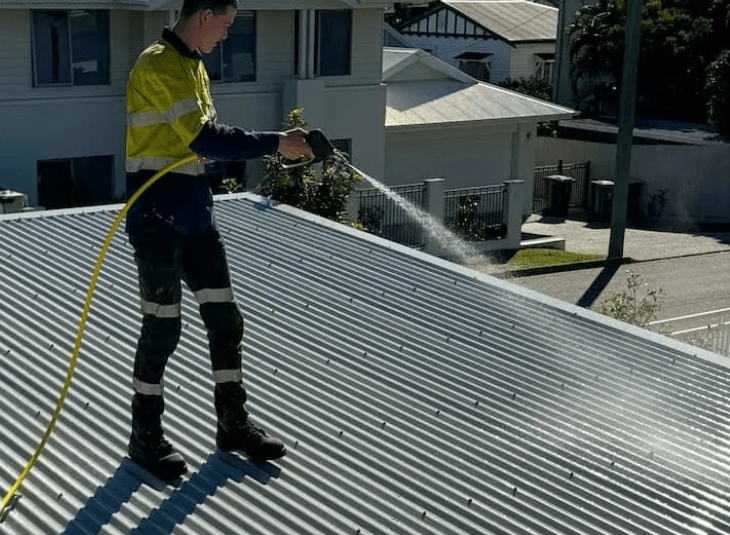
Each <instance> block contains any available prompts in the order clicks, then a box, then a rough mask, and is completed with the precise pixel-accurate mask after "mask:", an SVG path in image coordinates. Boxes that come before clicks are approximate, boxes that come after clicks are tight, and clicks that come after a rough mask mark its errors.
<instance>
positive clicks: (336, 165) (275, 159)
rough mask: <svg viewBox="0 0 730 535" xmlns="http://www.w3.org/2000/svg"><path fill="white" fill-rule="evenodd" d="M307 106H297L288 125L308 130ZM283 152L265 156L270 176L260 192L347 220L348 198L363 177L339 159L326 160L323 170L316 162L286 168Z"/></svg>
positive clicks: (307, 209) (290, 113)
mask: <svg viewBox="0 0 730 535" xmlns="http://www.w3.org/2000/svg"><path fill="white" fill-rule="evenodd" d="M303 113H304V109H303V108H296V109H294V110H291V111H290V112H289V113H288V114H287V118H286V121H285V127H286V128H287V129H291V128H303V129H305V130H306V129H307V127H308V126H309V124H308V123H307V121H305V120H304V117H303ZM282 164H283V162H282V157H281V155H280V154H274V155H271V156H264V165H265V167H266V177H265V179H264V182H263V184H261V185H260V186H259V187H258V189H257V192H258V193H259V194H261V195H265V196H267V197H271V198H272V199H273V200H275V201H277V202H281V203H284V204H288V205H291V206H294V207H297V208H301V209H302V210H306V211H308V212H311V213H313V214H317V215H320V216H322V217H326V218H328V219H332V220H334V221H343V220H344V219H345V216H344V212H345V206H346V204H347V199H348V197H349V196H350V193H351V192H352V189H353V188H354V186H355V184H356V183H357V182H360V181H362V177H361V176H360V175H359V174H357V173H355V172H354V171H353V170H352V169H351V168H349V167H346V166H343V165H342V164H341V162H338V161H336V160H335V159H329V160H327V161H324V162H323V163H322V168H321V169H320V170H319V172H318V171H317V170H316V169H315V166H314V165H311V164H310V165H304V166H301V167H297V168H295V169H284V168H283V165H282Z"/></svg>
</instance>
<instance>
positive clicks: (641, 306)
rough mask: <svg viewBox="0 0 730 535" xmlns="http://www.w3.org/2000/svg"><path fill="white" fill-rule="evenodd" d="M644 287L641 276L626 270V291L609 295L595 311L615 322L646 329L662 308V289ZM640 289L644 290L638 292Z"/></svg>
mask: <svg viewBox="0 0 730 535" xmlns="http://www.w3.org/2000/svg"><path fill="white" fill-rule="evenodd" d="M646 286H647V284H646V283H643V282H641V275H637V274H636V273H635V272H634V271H633V270H627V276H626V289H625V290H622V291H620V292H615V293H613V294H611V295H610V296H609V297H608V298H606V299H605V300H603V301H601V302H600V303H599V304H598V306H597V307H596V310H598V312H600V313H601V314H604V315H606V316H610V317H612V318H616V319H617V320H621V321H625V322H626V323H630V324H632V325H637V326H639V327H644V328H646V327H648V325H649V323H650V322H651V321H653V320H655V319H656V318H657V314H658V313H659V311H660V310H661V308H662V306H664V292H663V291H662V289H661V288H659V289H649V288H645V287H646ZM641 288H645V290H644V291H643V292H640V289H641Z"/></svg>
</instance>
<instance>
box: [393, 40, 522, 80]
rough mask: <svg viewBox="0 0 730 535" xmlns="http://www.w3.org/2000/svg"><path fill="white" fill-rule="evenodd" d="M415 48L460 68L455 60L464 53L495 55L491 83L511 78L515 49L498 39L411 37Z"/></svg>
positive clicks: (492, 59)
mask: <svg viewBox="0 0 730 535" xmlns="http://www.w3.org/2000/svg"><path fill="white" fill-rule="evenodd" d="M408 39H409V40H410V41H411V42H412V43H413V45H414V46H417V47H419V48H423V49H425V50H430V51H431V54H433V55H434V56H436V57H437V58H439V59H442V60H444V61H445V62H446V63H448V64H449V65H453V66H454V67H457V68H458V67H459V60H458V59H454V56H458V55H459V54H461V53H462V52H467V51H468V52H484V53H490V54H494V55H493V56H492V58H491V68H492V70H491V78H490V82H492V83H500V82H504V81H505V80H506V79H507V78H509V77H510V68H511V62H512V54H513V53H514V49H513V47H511V46H510V45H508V44H507V43H505V42H504V41H501V40H498V39H487V40H485V39H464V38H457V37H418V36H414V35H409V36H408Z"/></svg>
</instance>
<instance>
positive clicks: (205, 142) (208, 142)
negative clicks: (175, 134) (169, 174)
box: [188, 121, 279, 161]
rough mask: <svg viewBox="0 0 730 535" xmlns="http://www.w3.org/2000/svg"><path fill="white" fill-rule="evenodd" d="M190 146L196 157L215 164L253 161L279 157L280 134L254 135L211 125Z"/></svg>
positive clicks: (218, 124)
mask: <svg viewBox="0 0 730 535" xmlns="http://www.w3.org/2000/svg"><path fill="white" fill-rule="evenodd" d="M188 146H189V147H190V150H192V151H193V152H194V153H195V154H197V155H199V156H204V157H206V158H210V159H212V160H222V161H238V160H250V159H253V158H258V157H259V156H263V155H264V154H273V153H275V152H276V151H277V150H278V148H279V133H278V132H254V131H250V130H243V129H242V128H238V127H237V126H228V125H225V124H220V123H214V122H211V121H209V122H207V123H206V124H205V126H203V129H202V130H201V131H200V133H198V135H197V137H196V138H195V139H194V140H193V141H192V142H191V143H190V145H188Z"/></svg>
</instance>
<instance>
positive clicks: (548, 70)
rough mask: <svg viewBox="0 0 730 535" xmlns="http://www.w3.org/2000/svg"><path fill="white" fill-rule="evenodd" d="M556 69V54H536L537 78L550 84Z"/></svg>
mask: <svg viewBox="0 0 730 535" xmlns="http://www.w3.org/2000/svg"><path fill="white" fill-rule="evenodd" d="M554 68H555V54H535V77H536V78H540V79H541V80H545V81H546V82H550V81H551V80H552V79H553V69H554Z"/></svg>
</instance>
